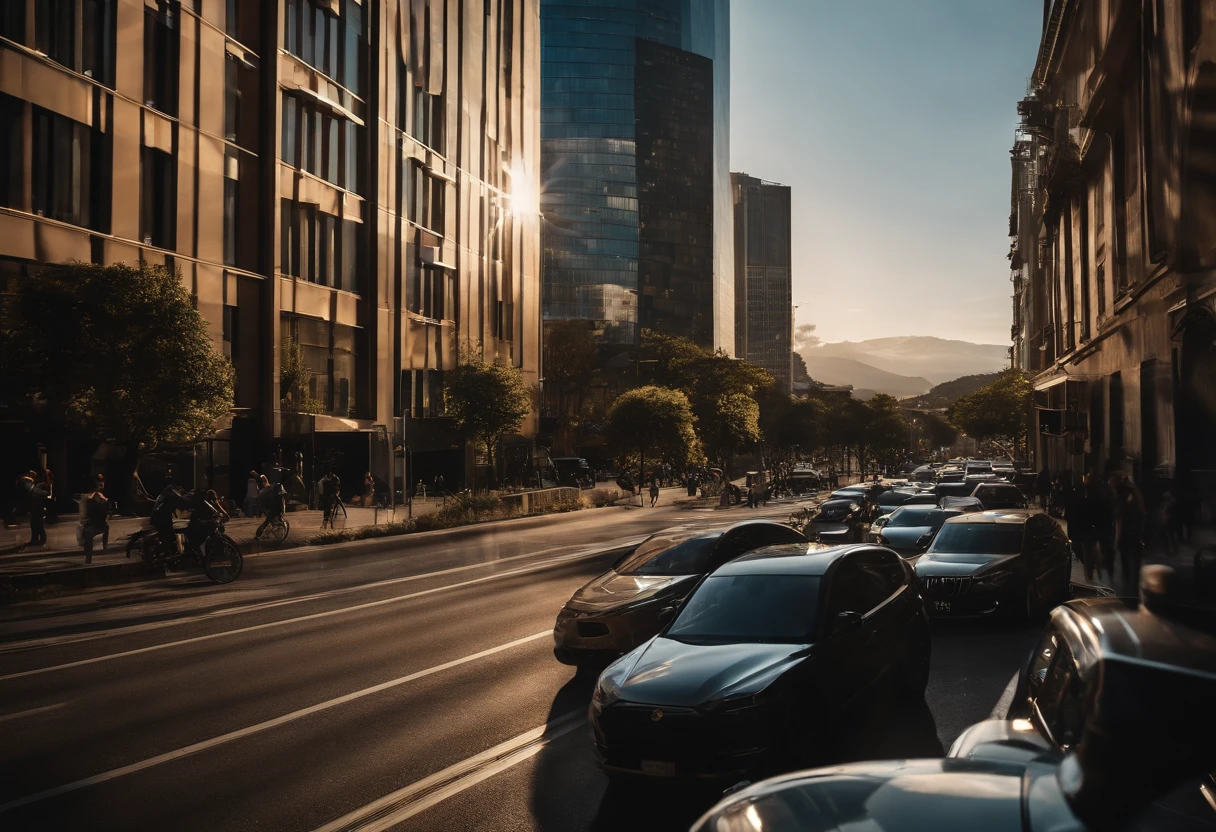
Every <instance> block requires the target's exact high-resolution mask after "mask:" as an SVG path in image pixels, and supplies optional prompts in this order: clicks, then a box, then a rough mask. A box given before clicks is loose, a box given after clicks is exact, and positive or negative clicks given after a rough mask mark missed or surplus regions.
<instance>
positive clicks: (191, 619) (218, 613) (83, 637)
mask: <svg viewBox="0 0 1216 832" xmlns="http://www.w3.org/2000/svg"><path fill="white" fill-rule="evenodd" d="M643 539H644V538H637V539H636V540H628V541H625V542H621V543H614V544H613V545H611V546H603V545H602V544H590V545H596V546H600V547H601V548H599V549H596V550H593V551H591V552H586V551H584V550H583V549H579V550H576V551H575V552H574V553H572V556H579V555H583V554H585V555H586V556H587V557H593V556H595V555H597V554H602V553H605V552H611V551H613V550H615V549H623V548H625V547H627V546H635V545H637V544H638V543H640V542H641V541H642V540H643ZM566 548H569V547H567V546H554V547H552V548H549V549H541V550H540V551H539V552H525V553H522V554H518V555H511V556H509V557H505V558H498V559H496V560H492V561H485V562H483V563H469V564H465V565H463V566H453V567H450V568H448V569H440V570H437V571H435V572H424V573H422V574H419V575H405V576H403V577H400V578H386V579H384V580H382V581H375V582H373V583H370V584H360V585H358V586H350V587H341V588H339V589H331V590H326V591H325V592H316V593H313V594H311V595H302V596H300V597H298V598H283V599H279V600H277V601H262V602H259V603H256V604H246V605H245V606H241V607H229V608H227V609H220V610H213V611H211V612H206V613H201V614H198V615H190V616H185V617H180V618H171V619H166V620H164V621H153V622H148V623H146V624H132V625H129V626H127V627H112V628H109V629H102V630H93V631H90V632H85V633H69V634H66V635H61V636H47V637H44V638H34V639H25V640H22V641H10V642H6V643H0V654H3V653H17V652H24V651H26V650H35V649H40V648H43V647H59V646H62V645H65V644H79V643H80V642H84V641H97V640H100V639H103V638H114V637H117V636H124V635H130V634H132V633H141V632H147V631H149V630H159V629H163V628H165V627H176V626H180V625H184V624H194V623H198V622H200V621H211V620H214V619H217V618H224V617H227V616H231V615H243V614H245V613H252V612H261V611H264V610H269V609H275V608H277V607H284V606H290V605H293V604H303V603H307V602H309V601H318V600H323V599H326V598H335V597H338V596H341V595H349V594H351V593H355V592H364V591H366V590H371V589H378V588H381V587H386V586H394V585H396V584H402V583H409V582H412V581H422V580H426V579H427V578H437V577H442V576H444V575H451V574H455V573H458V572H468V571H470V570H473V569H485V568H488V567H491V566H496V565H498V564H502V563H510V562H512V561H516V560H521V559H524V558H535V557H541V556H543V555H548V554H552V553H553V552H560V551H561V550H562V549H566ZM3 678H5V677H2V676H0V679H3Z"/></svg>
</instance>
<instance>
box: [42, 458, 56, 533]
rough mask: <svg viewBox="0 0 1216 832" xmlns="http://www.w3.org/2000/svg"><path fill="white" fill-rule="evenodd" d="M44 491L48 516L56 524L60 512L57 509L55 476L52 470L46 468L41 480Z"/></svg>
mask: <svg viewBox="0 0 1216 832" xmlns="http://www.w3.org/2000/svg"><path fill="white" fill-rule="evenodd" d="M39 482H40V483H41V484H42V490H43V491H45V492H46V516H47V517H49V518H50V519H51V521H52V522H54V521H55V520H56V519H58V515H59V511H58V509H56V508H55V475H54V474H53V473H51V469H50V468H44V469H43V471H42V476H41V477H40V478H39Z"/></svg>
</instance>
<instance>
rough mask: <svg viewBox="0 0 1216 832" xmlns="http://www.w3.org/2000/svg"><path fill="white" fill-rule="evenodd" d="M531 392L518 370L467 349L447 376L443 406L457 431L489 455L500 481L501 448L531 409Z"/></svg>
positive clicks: (487, 456) (488, 457) (445, 378)
mask: <svg viewBox="0 0 1216 832" xmlns="http://www.w3.org/2000/svg"><path fill="white" fill-rule="evenodd" d="M532 398H533V396H532V390H531V389H530V388H529V387H528V385H527V384H526V383H525V382H524V376H523V373H522V372H520V370H519V368H517V367H510V366H507V367H504V366H501V365H498V364H493V363H490V362H487V361H486V360H485V356H484V355H483V354H482V352H481V351H472V350H466V351H465V352H464V353H463V354H462V355H461V357H460V362H459V363H458V364H457V365H456V368H455V369H454V370H449V371H448V372H447V373H445V374H444V380H443V399H444V405H445V407H446V408H447V412H448V415H450V416H451V417H452V419H453V421H454V422H455V424H456V429H457V430H458V431H459V432H460V433H462V434H463V435H464V436H465V437H467V438H468V439H470V440H472V441H473V442H475V443H476V444H477V445H478V446H479V447H480V448H481V449H483V450H484V451H485V453H486V459H487V460H488V461H489V463H490V470H491V471H492V472H493V476H494V478H495V479H497V476H498V474H497V472H498V453H497V449H498V445H499V443H500V442H501V441H502V438H503V437H504V436H508V435H510V434H512V433H515V432H516V431H518V430H519V427H520V425H522V424H523V422H524V418H525V417H527V415H528V413H529V412H531V410H532Z"/></svg>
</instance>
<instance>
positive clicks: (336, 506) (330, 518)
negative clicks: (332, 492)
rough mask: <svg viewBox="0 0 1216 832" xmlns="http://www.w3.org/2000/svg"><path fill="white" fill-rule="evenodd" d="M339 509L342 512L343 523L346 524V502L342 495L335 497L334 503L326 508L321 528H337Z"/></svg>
mask: <svg viewBox="0 0 1216 832" xmlns="http://www.w3.org/2000/svg"><path fill="white" fill-rule="evenodd" d="M339 511H341V512H342V521H343V525H345V523H346V519H347V514H346V504H345V503H343V502H342V498H341V497H334V501H333V504H332V505H330V506H329V507H328V508H326V509H325V514H324V515H323V516H322V517H321V528H322V529H325V528H330V529H333V528H337V527H336V526H335V525H334V520H335V518H336V517H337V515H338V512H339Z"/></svg>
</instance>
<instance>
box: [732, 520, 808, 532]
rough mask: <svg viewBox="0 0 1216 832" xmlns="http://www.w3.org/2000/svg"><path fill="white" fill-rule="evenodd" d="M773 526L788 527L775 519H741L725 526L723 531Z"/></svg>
mask: <svg viewBox="0 0 1216 832" xmlns="http://www.w3.org/2000/svg"><path fill="white" fill-rule="evenodd" d="M773 526H780V527H781V528H783V529H788V528H790V527H789V526H788V525H786V524H785V523H778V522H777V521H776V520H742V521H740V522H738V523H735V524H734V525H733V526H729V527H727V528H726V530H725V531H726V532H733V531H735V530H736V529H746V528H750V527H761V528H772V527H773ZM719 534H725V532H719Z"/></svg>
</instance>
